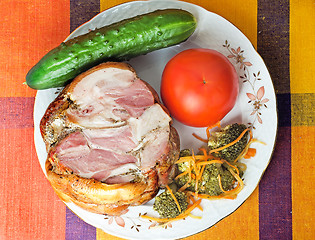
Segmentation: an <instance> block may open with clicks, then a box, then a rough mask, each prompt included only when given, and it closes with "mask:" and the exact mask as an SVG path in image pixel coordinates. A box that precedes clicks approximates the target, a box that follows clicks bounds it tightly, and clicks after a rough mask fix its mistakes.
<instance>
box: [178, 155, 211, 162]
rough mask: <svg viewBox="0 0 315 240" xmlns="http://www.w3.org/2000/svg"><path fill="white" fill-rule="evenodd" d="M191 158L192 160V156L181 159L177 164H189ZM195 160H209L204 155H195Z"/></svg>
mask: <svg viewBox="0 0 315 240" xmlns="http://www.w3.org/2000/svg"><path fill="white" fill-rule="evenodd" d="M191 158H192V156H185V157H180V159H179V160H177V161H176V162H175V163H176V164H178V163H183V162H187V161H188V160H190V159H191ZM195 159H196V160H207V158H206V157H205V156H204V155H195Z"/></svg>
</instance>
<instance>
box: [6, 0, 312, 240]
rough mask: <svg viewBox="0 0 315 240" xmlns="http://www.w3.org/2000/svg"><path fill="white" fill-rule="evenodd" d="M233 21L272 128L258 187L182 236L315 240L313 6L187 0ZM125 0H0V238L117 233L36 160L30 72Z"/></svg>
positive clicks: (291, 0)
mask: <svg viewBox="0 0 315 240" xmlns="http://www.w3.org/2000/svg"><path fill="white" fill-rule="evenodd" d="M186 1H187V2H191V3H194V4H197V5H200V6H201V7H203V8H205V9H207V10H209V11H211V12H214V13H217V14H219V15H221V16H222V17H224V18H226V19H227V20H229V21H230V22H231V23H233V24H234V25H235V26H236V27H238V28H239V29H240V30H241V31H242V32H243V33H244V34H245V35H246V36H247V37H248V38H249V39H250V41H251V42H252V44H253V45H254V47H255V48H256V49H257V51H258V53H259V54H260V55H261V56H262V58H263V59H264V61H265V63H266V65H267V67H268V70H269V72H270V74H271V78H272V81H273V84H274V86H275V90H276V96H277V108H278V109H277V110H278V117H279V128H278V133H277V140H276V145H275V149H274V154H273V157H272V159H271V162H270V164H269V166H268V168H267V170H266V172H265V174H264V175H263V178H262V179H261V182H260V184H259V187H258V188H257V189H256V190H255V191H254V192H253V194H252V195H251V196H250V197H249V198H248V200H247V201H246V202H245V203H244V204H242V205H241V206H240V207H239V208H238V209H237V210H236V211H235V212H234V213H233V214H231V215H230V216H228V217H226V218H225V219H223V220H222V221H220V222H219V223H217V224H216V225H215V226H213V227H211V228H209V229H207V230H206V231H203V232H200V233H198V234H195V235H193V236H190V237H188V238H185V239H187V240H188V239H189V240H197V239H198V240H201V239H235V240H238V239H242V240H243V239H248V240H255V239H314V237H315V217H314V216H315V200H314V199H315V194H314V193H315V190H314V188H313V183H314V182H315V174H314V160H315V157H314V156H315V137H314V136H315V111H314V108H315V61H314V59H313V58H314V54H315V45H314V40H315V31H314V29H315V4H314V1H313V0H303V1H301V0H279V1H267V0H249V1H242V0H222V1H217V0H186ZM124 2H128V1H127V0H91V1H83V0H54V1H40V0H27V1H26V0H2V1H0V15H1V19H2V20H1V23H0V28H1V32H2V35H1V37H0V111H1V112H2V114H1V116H0V155H1V165H2V166H1V168H0V174H1V178H0V219H1V221H0V239H1V240H2V239H4V240H7V239H10V240H11V239H23V240H31V239H45V240H46V239H58V240H59V239H60V240H64V239H65V240H74V239H84V240H105V239H106V240H108V239H112V240H114V239H120V238H117V237H115V236H111V235H109V234H107V233H104V232H103V231H102V230H100V229H96V228H94V227H92V226H90V225H88V224H87V223H85V222H84V221H82V220H81V219H80V218H78V217H77V216H76V215H75V214H74V213H72V212H71V211H70V210H69V209H67V207H66V206H65V205H64V204H63V202H62V201H61V200H59V198H58V197H57V196H56V194H55V193H54V191H53V189H52V188H51V187H50V185H49V183H48V181H47V180H46V178H45V176H44V174H43V172H42V170H41V168H40V166H39V164H38V160H37V156H36V152H35V147H34V137H33V131H34V124H33V105H34V101H35V95H36V91H35V90H32V89H30V88H28V87H27V86H26V85H25V84H23V82H24V81H25V75H26V73H27V71H28V70H29V69H30V68H31V67H32V66H33V65H34V64H35V63H36V62H37V61H38V60H39V59H40V58H41V57H42V56H43V55H44V54H45V53H47V52H48V51H49V50H51V49H52V48H54V47H55V46H57V45H59V44H60V42H61V41H63V40H64V39H65V38H66V37H67V36H68V35H69V33H70V32H71V31H73V30H74V29H76V28H77V27H78V26H80V25H81V24H83V23H84V22H86V21H88V20H89V19H91V18H92V17H93V16H95V15H96V14H97V13H99V12H100V11H103V10H106V9H108V8H110V7H113V6H115V5H118V4H121V3H124Z"/></svg>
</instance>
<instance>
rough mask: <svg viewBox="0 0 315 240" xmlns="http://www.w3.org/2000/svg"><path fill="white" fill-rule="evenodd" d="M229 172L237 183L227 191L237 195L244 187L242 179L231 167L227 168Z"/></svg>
mask: <svg viewBox="0 0 315 240" xmlns="http://www.w3.org/2000/svg"><path fill="white" fill-rule="evenodd" d="M229 171H230V173H231V174H232V175H233V177H234V178H235V179H236V180H237V182H238V185H237V187H236V188H234V189H232V190H231V191H229V193H233V194H235V195H237V194H238V193H239V192H240V191H241V190H242V189H243V188H244V182H243V180H242V179H241V178H240V176H239V175H238V174H236V173H235V172H234V171H233V170H232V169H231V168H229Z"/></svg>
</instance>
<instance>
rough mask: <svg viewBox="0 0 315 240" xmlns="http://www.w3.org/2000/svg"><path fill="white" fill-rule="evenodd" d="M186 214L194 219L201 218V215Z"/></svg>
mask: <svg viewBox="0 0 315 240" xmlns="http://www.w3.org/2000/svg"><path fill="white" fill-rule="evenodd" d="M188 216H189V217H191V218H195V219H202V217H201V216H195V215H192V214H191V213H189V214H188Z"/></svg>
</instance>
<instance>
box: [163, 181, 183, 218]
mask: <svg viewBox="0 0 315 240" xmlns="http://www.w3.org/2000/svg"><path fill="white" fill-rule="evenodd" d="M166 189H167V190H168V191H169V192H170V194H171V196H172V198H173V199H174V201H175V203H176V206H177V208H178V211H179V212H182V209H181V208H180V205H179V203H178V201H177V198H176V197H175V195H174V194H173V191H172V189H171V188H170V187H169V186H168V185H166Z"/></svg>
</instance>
